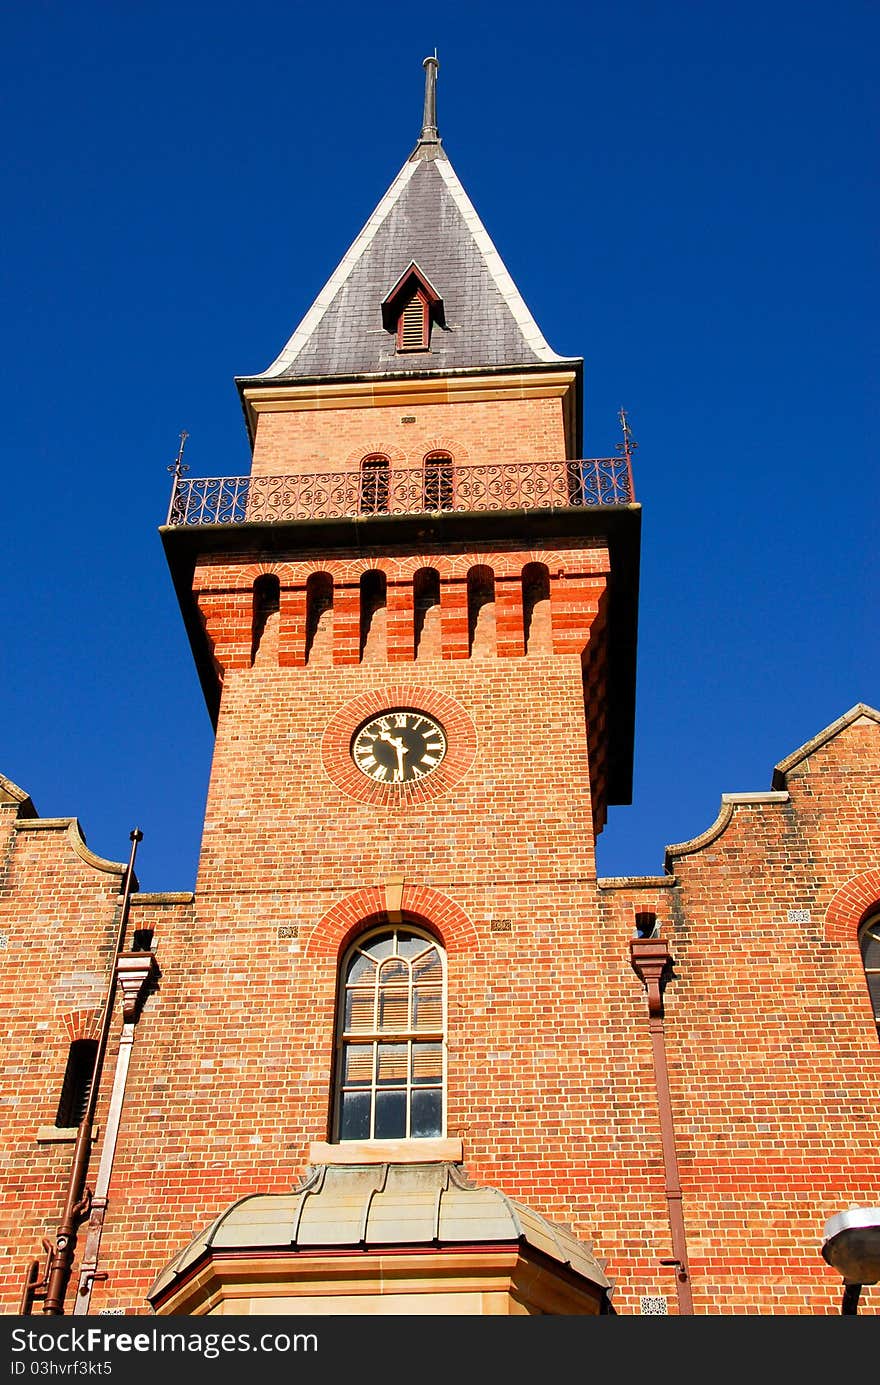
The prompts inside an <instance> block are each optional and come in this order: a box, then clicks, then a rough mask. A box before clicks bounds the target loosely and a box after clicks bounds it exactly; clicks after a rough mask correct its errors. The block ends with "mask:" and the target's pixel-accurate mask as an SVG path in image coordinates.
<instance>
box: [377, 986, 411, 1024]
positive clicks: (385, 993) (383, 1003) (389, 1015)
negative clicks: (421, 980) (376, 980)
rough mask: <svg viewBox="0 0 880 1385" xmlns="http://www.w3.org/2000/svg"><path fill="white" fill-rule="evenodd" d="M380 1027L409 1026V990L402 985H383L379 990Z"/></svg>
mask: <svg viewBox="0 0 880 1385" xmlns="http://www.w3.org/2000/svg"><path fill="white" fill-rule="evenodd" d="M378 1027H379V1029H380V1030H381V1031H382V1032H384V1031H385V1030H388V1029H407V1028H408V1027H409V991H408V990H407V989H405V988H403V987H401V986H383V987H382V988H381V989H380V991H379V1025H378Z"/></svg>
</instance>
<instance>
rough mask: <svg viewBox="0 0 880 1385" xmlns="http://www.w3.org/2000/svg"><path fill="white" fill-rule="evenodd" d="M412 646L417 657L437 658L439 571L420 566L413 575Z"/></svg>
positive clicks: (439, 642) (438, 642) (438, 650)
mask: <svg viewBox="0 0 880 1385" xmlns="http://www.w3.org/2000/svg"><path fill="white" fill-rule="evenodd" d="M413 614H414V624H415V628H414V631H413V635H414V646H415V656H416V658H417V659H432V658H438V657H439V656H440V653H441V651H442V644H441V633H440V573H439V572H438V571H437V569H436V568H435V567H420V568H419V570H418V571H417V572H416V573H415V575H414V577H413Z"/></svg>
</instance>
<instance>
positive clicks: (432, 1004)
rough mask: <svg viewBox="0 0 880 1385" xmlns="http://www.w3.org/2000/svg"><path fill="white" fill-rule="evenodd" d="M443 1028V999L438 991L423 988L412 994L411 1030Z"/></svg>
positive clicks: (431, 987)
mask: <svg viewBox="0 0 880 1385" xmlns="http://www.w3.org/2000/svg"><path fill="white" fill-rule="evenodd" d="M442 1027H443V997H442V993H441V992H440V990H439V989H435V988H434V987H433V986H425V987H423V988H421V989H417V990H415V991H414V992H413V1029H441V1028H442Z"/></svg>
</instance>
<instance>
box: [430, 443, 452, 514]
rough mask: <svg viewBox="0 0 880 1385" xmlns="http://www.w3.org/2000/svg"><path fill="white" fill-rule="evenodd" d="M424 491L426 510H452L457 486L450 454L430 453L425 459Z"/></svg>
mask: <svg viewBox="0 0 880 1385" xmlns="http://www.w3.org/2000/svg"><path fill="white" fill-rule="evenodd" d="M423 491H424V497H423V499H424V505H425V509H426V510H451V509H452V503H453V497H454V493H455V486H454V475H453V469H452V458H451V457H450V455H449V453H448V452H429V454H428V456H427V457H426V458H425V471H424V482H423Z"/></svg>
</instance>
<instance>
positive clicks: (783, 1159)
mask: <svg viewBox="0 0 880 1385" xmlns="http://www.w3.org/2000/svg"><path fill="white" fill-rule="evenodd" d="M428 672H429V673H430V677H429V678H428V677H426V683H427V684H429V685H430V687H431V688H433V689H435V690H436V692H437V693H438V695H441V694H442V696H443V697H446V698H448V699H451V700H452V701H454V702H455V703H456V704H457V706H458V707H459V708H460V709H461V714H462V716H464V717H466V718H468V719H469V721H470V723H471V724H472V726H473V728H474V733H475V736H474V753H473V759H472V761H471V762H470V764H469V766H468V767H467V768H466V770H465V771H464V772H463V773H462V775H461V777H460V778H459V779H458V780H457V781H456V782H455V783H454V784H453V785H452V786H451V787H450V789H449V792H448V793H447V794H446V795H445V796H444V795H441V796H440V797H439V798H436V799H434V800H433V801H431V802H430V803H429V804H427V805H421V806H420V805H418V804H416V805H414V806H412V805H410V806H408V807H407V808H405V809H401V808H397V807H393V806H385V807H377V805H376V804H375V803H373V804H370V803H365V802H362V801H360V800H358V799H356V798H352V797H351V796H350V795H347V794H345V793H344V792H341V791H340V790H339V788H338V787H337V785H336V784H335V783H334V781H333V779H332V778H331V777H330V776H329V774H328V773H327V772H326V769H325V765H324V760H325V757H326V746H325V742H324V729H325V727H326V724H327V722H328V720H329V719H330V717H331V715H332V713H333V712H334V711H335V710H336V709H338V708H340V707H342V706H343V705H344V704H345V703H346V702H347V701H348V700H352V701H356V700H357V699H358V698H359V697H362V696H363V695H364V693H365V692H366V691H369V690H373V691H374V692H375V691H376V690H378V691H379V692H380V693H381V691H382V689H383V686H385V687H386V688H391V689H393V688H394V687H397V686H399V684H400V680H401V670H400V667H399V666H398V667H396V668H393V669H392V668H391V667H388V668H387V669H386V668H383V667H382V666H366V665H353V666H346V667H337V668H334V667H332V666H329V667H328V666H325V667H323V668H317V667H315V668H312V669H306V670H298V669H281V670H279V669H277V668H275V667H274V666H273V665H269V666H266V667H256V668H254V669H250V668H247V669H240V670H233V671H231V672H230V673H229V674H228V675H227V681H226V687H225V690H224V695H223V707H222V711H221V717H220V724H219V728H218V737H217V748H216V754H215V763H214V769H213V774H212V782H211V789H210V795H209V801H208V806H207V813H206V825H205V838H204V846H203V852H202V860H201V866H200V875H199V882H198V888H197V892H196V899H195V902H194V903H193V904H192V905H188V904H187V903H185V902H175V901H174V900H173V899H171V900H162V899H159V900H156V901H154V902H152V903H151V902H150V901H149V900H147V901H145V902H144V903H143V904H141V903H137V902H136V904H135V907H134V910H133V920H132V926H133V927H139V926H151V925H152V926H154V927H155V930H156V935H155V943H156V951H157V955H158V958H159V962H160V965H161V968H162V977H161V981H160V984H159V989H158V991H157V992H156V994H154V995H153V996H152V997H151V998H150V999H149V1000H148V1001H147V1003H146V1006H145V1009H144V1013H143V1016H142V1018H141V1021H140V1024H139V1026H138V1033H137V1037H136V1043H135V1050H134V1055H133V1059H132V1067H131V1074H130V1083H129V1092H128V1097H127V1101H126V1106H125V1111H124V1118H123V1128H122V1139H121V1143H120V1147H119V1151H118V1155H117V1161H116V1165H115V1169H114V1177H113V1184H112V1187H111V1203H110V1208H109V1211H108V1218H107V1224H106V1231H105V1236H104V1242H103V1248H102V1263H103V1268H104V1269H106V1270H107V1272H108V1273H109V1274H110V1279H109V1280H107V1281H106V1283H103V1284H99V1285H98V1286H96V1289H95V1293H94V1298H93V1301H92V1307H93V1311H95V1312H97V1311H99V1310H100V1309H101V1308H105V1307H117V1306H118V1307H124V1308H127V1309H129V1310H140V1311H144V1309H145V1306H146V1305H145V1297H144V1296H145V1293H146V1290H147V1289H148V1287H149V1284H150V1283H151V1281H152V1279H153V1278H154V1276H155V1275H156V1274H157V1273H158V1271H159V1270H160V1269H161V1268H162V1267H163V1266H164V1265H165V1263H167V1261H168V1260H169V1259H170V1258H171V1257H172V1256H173V1255H174V1254H175V1253H176V1252H177V1251H178V1250H179V1249H181V1248H182V1246H183V1245H184V1244H185V1243H187V1242H188V1240H189V1239H190V1238H191V1236H192V1235H193V1234H194V1233H195V1231H197V1230H198V1229H200V1228H201V1227H204V1226H205V1225H207V1223H208V1222H209V1221H210V1220H211V1218H212V1217H213V1216H215V1215H216V1214H217V1213H218V1212H220V1211H221V1210H223V1209H224V1208H225V1207H226V1206H227V1205H228V1204H229V1203H231V1202H232V1201H233V1200H234V1199H236V1198H238V1197H240V1196H242V1195H244V1194H245V1193H248V1192H255V1191H279V1190H283V1189H285V1188H289V1187H291V1186H292V1185H293V1184H294V1182H295V1181H296V1180H297V1179H298V1177H299V1176H300V1175H301V1174H302V1172H303V1170H304V1168H305V1164H306V1160H307V1150H308V1144H309V1142H310V1141H311V1140H314V1139H321V1138H326V1136H327V1134H328V1118H329V1109H330V1064H331V1057H332V1046H333V1012H334V993H335V979H336V967H337V962H338V957H339V954H340V951H341V950H342V949H343V948H344V946H345V945H346V943H347V940H348V939H349V938H350V937H351V935H352V931H353V930H354V929H355V928H356V927H357V926H358V923H359V922H366V921H367V920H369V919H371V918H372V919H375V918H376V917H380V916H381V910H382V908H383V907H384V902H385V900H386V899H387V897H388V896H386V894H385V888H386V885H387V884H388V883H389V881H392V880H396V879H398V878H399V877H400V876H401V875H403V877H404V880H405V884H404V893H403V908H404V910H407V911H411V912H412V916H413V917H415V918H419V919H422V920H423V921H424V922H425V923H426V924H427V926H429V927H431V928H432V929H433V930H434V931H435V932H436V933H437V934H438V935H439V936H440V937H441V939H442V940H443V942H444V944H445V946H446V947H447V949H448V961H449V1001H450V1003H449V1101H448V1133H449V1134H451V1135H457V1136H460V1137H461V1138H462V1140H463V1142H464V1157H465V1168H466V1170H467V1172H468V1173H469V1175H470V1176H471V1177H472V1178H474V1179H475V1180H476V1181H477V1182H478V1183H488V1184H492V1185H494V1186H497V1187H500V1188H502V1189H504V1190H505V1191H506V1192H508V1193H509V1194H511V1195H513V1196H516V1197H518V1198H520V1199H521V1200H523V1201H524V1202H526V1203H528V1204H530V1205H532V1206H534V1207H535V1208H536V1209H537V1210H539V1211H541V1212H543V1213H544V1214H546V1215H548V1216H550V1217H552V1218H556V1219H558V1220H560V1221H561V1222H564V1223H566V1224H568V1225H570V1226H572V1227H573V1228H574V1229H575V1231H576V1232H577V1233H578V1234H579V1235H581V1236H582V1237H583V1238H585V1239H588V1240H591V1241H592V1242H593V1243H594V1246H595V1249H596V1252H597V1254H599V1255H600V1256H602V1257H607V1259H608V1272H609V1273H610V1274H611V1276H612V1277H613V1278H614V1280H615V1281H616V1282H617V1285H618V1289H617V1292H616V1294H615V1300H614V1301H615V1305H616V1307H617V1309H618V1311H619V1312H622V1313H637V1312H638V1311H639V1299H640V1296H641V1295H642V1294H652V1295H653V1294H664V1293H665V1294H666V1296H667V1297H668V1300H669V1306H670V1311H671V1312H674V1311H675V1294H674V1283H673V1272H672V1271H671V1270H670V1269H668V1268H664V1267H663V1266H661V1264H660V1261H661V1260H662V1259H664V1258H667V1257H668V1256H669V1255H670V1253H671V1248H670V1238H669V1231H668V1222H667V1216H666V1204H665V1200H664V1196H663V1165H662V1155H661V1147H660V1134H659V1122H658V1118H657V1108H656V1098H655V1090H654V1078H653V1070H652V1064H651V1052H650V1045H649V1042H648V1037H647V1026H646V1004H645V997H644V991H643V989H642V986H641V983H640V982H639V980H638V979H637V977H636V976H635V975H634V973H633V971H632V969H631V967H630V965H629V940H630V937H631V934H632V927H633V916H634V913H635V911H636V910H642V909H650V910H653V911H654V912H656V914H657V916H658V918H659V919H660V921H661V926H662V929H663V932H664V935H665V936H666V937H667V938H668V939H669V941H670V946H671V950H672V953H673V956H674V978H673V979H672V980H671V981H670V982H669V985H668V986H667V988H666V992H665V1030H666V1042H667V1048H668V1054H669V1062H670V1074H671V1083H672V1097H673V1113H674V1120H675V1128H676V1136H677V1148H678V1157H679V1162H680V1171H681V1183H682V1193H683V1208H684V1216H685V1223H686V1229H687V1235H688V1246H689V1252H690V1262H691V1272H692V1284H693V1294H694V1302H695V1309H696V1312H697V1313H699V1314H704V1313H718V1312H722V1313H727V1314H733V1313H739V1314H748V1313H761V1314H770V1313H780V1314H797V1313H805V1314H834V1313H837V1312H838V1311H839V1304H840V1289H841V1286H840V1282H839V1276H838V1275H837V1274H836V1272H835V1271H833V1270H831V1269H829V1268H828V1267H827V1266H825V1265H824V1262H823V1261H822V1259H821V1255H820V1246H821V1235H822V1228H823V1226H824V1222H825V1220H826V1218H827V1217H828V1216H830V1215H832V1214H833V1213H834V1212H837V1211H840V1210H843V1209H845V1208H846V1207H847V1206H848V1205H849V1204H850V1203H851V1202H856V1203H860V1204H872V1205H876V1198H877V1187H876V1149H877V1145H878V1138H880V1118H878V1114H877V1103H876V1084H875V1082H874V1078H873V1074H874V1072H875V1071H876V1064H877V1038H876V1033H875V1030H874V1025H873V1020H872V1017H871V1012H870V1006H869V1004H868V999H867V990H866V986H865V981H864V975H863V973H862V969H861V963H860V959H859V954H858V948H857V943H856V936H855V928H856V926H857V921H856V922H854V923H853V926H852V930H851V932H850V934H849V936H839V934H840V925H839V922H835V923H834V924H833V926H832V925H830V924H828V923H826V913H828V911H829V910H831V909H832V905H833V903H834V901H835V900H838V899H839V896H840V892H841V890H842V889H843V887H844V886H845V884H846V882H847V881H849V880H850V879H852V878H853V877H855V876H857V875H865V874H867V873H870V871H872V870H874V869H876V842H877V838H878V832H877V827H878V824H877V808H876V804H877V802H878V793H877V788H878V785H877V741H878V736H880V728H878V726H877V723H876V722H874V721H873V720H871V719H866V720H865V721H864V722H863V723H856V724H854V725H852V726H850V727H848V728H846V729H844V730H843V731H842V732H841V734H840V735H839V736H838V737H837V738H836V739H834V740H832V741H830V742H829V743H827V744H826V745H824V746H822V747H820V748H819V749H817V750H816V751H815V752H814V753H813V755H812V756H811V757H810V758H809V760H807V761H805V762H803V763H802V764H801V765H799V766H797V767H796V768H795V769H794V770H792V771H791V773H790V776H789V785H788V787H789V792H790V797H789V798H788V799H787V800H785V801H783V800H782V799H780V798H778V797H774V798H771V799H769V800H768V801H764V802H756V803H744V802H741V801H736V802H734V803H732V804H730V805H727V807H726V808H725V811H724V814H723V815H722V819H721V820H720V826H718V827H717V828H716V830H715V831H714V832H713V831H708V832H707V833H706V834H705V837H704V838H703V839H702V840H701V842H699V843H697V844H695V846H694V849H682V848H679V849H676V851H675V852H674V853H673V856H672V859H671V864H672V865H673V867H674V870H675V875H674V877H673V876H670V877H668V878H666V879H659V880H656V881H655V880H632V881H617V882H602V881H600V882H596V881H595V879H594V868H593V856H592V844H591V831H590V813H589V788H588V765H587V752H586V737H585V728H584V722H583V692H582V681H581V668H580V659H579V658H578V657H576V656H575V655H574V654H573V653H572V654H570V655H556V656H544V657H542V658H539V659H535V660H531V659H500V658H486V659H482V660H479V661H468V660H461V661H457V660H434V661H432V662H431V663H430V664H426V665H425V674H426V675H427V673H428ZM405 676H406V678H407V679H409V680H412V681H414V682H415V681H417V680H418V678H419V677H421V674H419V673H418V666H417V665H414V666H412V668H411V669H410V670H409V671H408V672H407V673H406V674H405ZM560 748H561V753H560ZM8 811H9V812H11V813H13V814H14V808H10V809H9V810H8ZM728 819H729V820H728ZM857 823H858V824H860V826H858V828H857ZM11 835H12V848H11V853H10V855H9V857H8V858H7V862H6V875H5V877H4V885H5V890H6V894H5V895H4V901H5V907H4V913H3V932H4V935H5V936H7V937H8V940H9V945H8V948H7V950H6V951H5V953H4V954H3V955H4V965H5V984H4V987H3V991H2V996H0V1000H2V1006H3V1011H2V1023H3V1032H4V1034H6V1033H11V1035H12V1045H13V1047H12V1050H11V1051H12V1053H13V1055H14V1061H13V1064H12V1066H13V1068H14V1069H15V1071H14V1073H13V1076H14V1077H15V1081H16V1086H15V1089H14V1092H13V1093H12V1099H11V1100H9V1101H6V1102H5V1103H4V1121H5V1124H6V1132H5V1139H4V1145H3V1148H4V1151H5V1158H6V1160H7V1164H6V1177H5V1179H4V1189H3V1198H4V1209H3V1214H2V1215H3V1229H4V1244H5V1245H6V1246H7V1247H8V1249H7V1251H6V1252H5V1253H4V1258H3V1260H2V1292H3V1299H2V1302H3V1304H4V1305H5V1309H6V1311H15V1305H16V1304H17V1302H18V1296H19V1293H20V1289H21V1276H22V1273H23V1268H24V1264H25V1263H26V1261H27V1259H28V1258H30V1256H31V1255H34V1254H37V1253H38V1252H39V1248H40V1247H39V1242H40V1237H41V1236H42V1235H45V1234H51V1232H52V1231H53V1230H54V1228H55V1226H56V1225H57V1221H58V1217H59V1214H60V1210H61V1206H62V1203H63V1195H64V1187H65V1177H66V1169H67V1166H68V1162H69V1152H70V1147H69V1146H60V1147H59V1146H40V1145H37V1144H36V1141H35V1134H36V1129H37V1127H38V1126H39V1125H42V1124H45V1123H51V1121H52V1119H53V1117H54V1108H55V1103H56V1102H57V1093H58V1088H59V1085H60V1080H61V1076H62V1074H63V1067H64V1060H65V1057H66V1051H67V1044H68V1042H69V1034H68V1028H69V1017H70V1016H71V1015H72V1014H73V1013H74V1012H84V1013H86V1014H87V1013H88V1011H89V1010H90V1009H92V1010H93V1009H94V1007H95V1006H96V1005H97V1004H98V1002H99V998H100V994H101V988H102V979H103V977H104V975H105V972H106V962H107V955H108V949H109V946H110V940H111V937H112V934H113V928H114V918H115V907H116V904H117V902H118V894H117V891H118V884H119V878H120V877H119V873H115V874H114V873H113V872H112V871H107V870H103V869H99V868H98V867H97V866H96V865H95V864H94V863H89V862H88V861H87V860H85V859H84V858H83V857H82V856H80V855H78V854H77V853H76V852H75V851H74V850H73V849H72V846H71V839H70V837H69V836H68V833H67V830H66V829H65V830H61V829H60V828H55V827H47V826H43V827H40V826H37V827H30V828H28V827H22V828H20V829H18V830H16V831H14V832H13V833H12V834H11ZM789 909H795V910H807V911H808V914H809V918H808V920H807V921H799V922H791V921H790V920H789V915H788V911H789ZM797 917H798V918H799V919H800V918H802V915H800V914H799V915H798V916H797ZM499 920H505V921H509V928H510V931H504V932H499V931H495V930H493V928H492V922H493V921H496V922H497V921H499ZM835 930H836V931H835ZM830 934H834V936H830ZM119 1022H120V1021H119V1016H118V1014H117V1016H116V1019H115V1022H114V1044H113V1045H111V1050H110V1053H109V1054H108V1066H107V1073H108V1077H107V1079H106V1082H105V1095H104V1101H102V1104H101V1106H100V1107H99V1113H98V1120H99V1124H100V1125H101V1126H102V1127H103V1123H104V1121H105V1118H106V1111H105V1103H106V1093H107V1091H109V1074H112V1065H113V1061H114V1055H115V1036H116V1035H117V1034H118V1029H119ZM42 1026H45V1027H42ZM94 1167H95V1166H93V1172H94ZM877 1297H878V1296H877V1294H876V1292H875V1291H874V1290H872V1289H868V1290H866V1292H865V1295H864V1298H863V1303H862V1308H861V1311H863V1312H867V1313H875V1312H876V1311H877V1307H878V1303H877Z"/></svg>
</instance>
